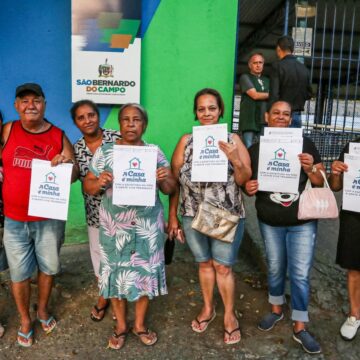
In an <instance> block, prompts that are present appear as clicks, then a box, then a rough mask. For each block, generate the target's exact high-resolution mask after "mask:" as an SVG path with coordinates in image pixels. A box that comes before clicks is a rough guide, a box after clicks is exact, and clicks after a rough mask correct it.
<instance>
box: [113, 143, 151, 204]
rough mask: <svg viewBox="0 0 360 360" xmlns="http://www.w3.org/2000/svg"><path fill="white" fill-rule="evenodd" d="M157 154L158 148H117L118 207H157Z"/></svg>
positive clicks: (115, 189) (115, 185)
mask: <svg viewBox="0 0 360 360" xmlns="http://www.w3.org/2000/svg"><path fill="white" fill-rule="evenodd" d="M157 153H158V148H157V147H156V146H127V145H114V163H113V174H114V183H113V204H114V205H134V206H154V205H155V196H156V167H157Z"/></svg>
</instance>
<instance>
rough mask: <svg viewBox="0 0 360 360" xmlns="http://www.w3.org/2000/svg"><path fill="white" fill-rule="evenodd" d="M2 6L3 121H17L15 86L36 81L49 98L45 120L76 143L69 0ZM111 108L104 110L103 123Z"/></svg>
mask: <svg viewBox="0 0 360 360" xmlns="http://www.w3.org/2000/svg"><path fill="white" fill-rule="evenodd" d="M89 1H91V0H89ZM0 4H1V11H0V109H1V111H2V113H3V115H4V118H5V121H10V120H14V119H16V118H17V114H16V112H15V109H14V107H13V103H14V97H15V87H16V86H17V85H19V84H22V83H25V82H37V83H39V84H40V85H41V86H42V87H43V90H44V92H45V95H46V100H47V110H46V117H47V118H48V119H49V120H50V121H51V122H53V123H54V124H55V125H57V126H59V127H61V128H62V129H64V130H65V131H66V133H67V135H68V137H69V138H70V140H71V141H72V142H74V141H75V140H76V139H77V138H79V136H80V132H79V131H78V130H77V129H76V128H75V126H74V125H73V124H72V120H71V118H70V115H69V109H70V107H71V105H72V103H71V0H51V1H49V0H30V1H26V0H21V1H14V0H1V3H0ZM110 109H111V106H101V109H100V110H101V119H102V121H103V122H104V121H105V120H106V117H107V115H108V113H109V112H110Z"/></svg>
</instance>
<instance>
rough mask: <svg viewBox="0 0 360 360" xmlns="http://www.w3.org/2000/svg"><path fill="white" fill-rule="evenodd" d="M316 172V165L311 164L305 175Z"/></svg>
mask: <svg viewBox="0 0 360 360" xmlns="http://www.w3.org/2000/svg"><path fill="white" fill-rule="evenodd" d="M316 172H317V167H316V166H315V165H313V166H312V167H311V170H310V171H308V172H307V173H306V174H307V175H309V174H316Z"/></svg>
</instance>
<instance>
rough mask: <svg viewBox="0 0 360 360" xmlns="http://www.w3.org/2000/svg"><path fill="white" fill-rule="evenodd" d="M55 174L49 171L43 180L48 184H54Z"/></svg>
mask: <svg viewBox="0 0 360 360" xmlns="http://www.w3.org/2000/svg"><path fill="white" fill-rule="evenodd" d="M55 179H56V175H55V174H54V173H53V172H49V173H47V174H46V175H45V182H46V183H50V184H56V182H55Z"/></svg>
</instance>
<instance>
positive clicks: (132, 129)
mask: <svg viewBox="0 0 360 360" xmlns="http://www.w3.org/2000/svg"><path fill="white" fill-rule="evenodd" d="M279 46H280V45H279ZM279 51H280V50H279ZM250 64H251V65H250ZM262 64H263V58H262V56H260V55H259V54H257V55H254V56H252V57H251V58H250V61H249V66H250V68H253V69H255V70H254V71H255V72H256V71H257V72H259V70H256V69H259V68H262V67H261V65H262ZM281 71H282V70H280V67H279V73H281ZM260 73H261V71H260ZM254 79H255V80H256V81H257V84H256V85H255V91H253V90H254V89H253V88H251V87H250V88H249V86H250V82H252V81H253V80H254ZM260 80H261V78H260ZM243 82H244V83H246V82H247V83H248V85H247V86H248V91H247V95H246V96H249V97H251V96H252V95H254V94H255V95H256V93H258V92H259V93H265V94H266V89H267V86H268V82H267V80H266V81H265V80H261V81H259V78H258V79H256V76H255V75H254V76H253V75H251V76H249V77H248V78H247V79H245V80H243ZM270 84H271V82H270ZM270 86H271V85H270ZM279 91H280V90H279ZM251 94H252V95H251ZM270 94H271V92H270ZM280 95H281V96H285V95H286V94H282V93H281V91H280ZM280 95H279V96H280ZM246 96H244V100H243V101H244V104H246V101H247V102H248V104H250V102H251V99H250V98H247V97H246ZM256 96H258V95H256ZM304 96H305V95H304ZM306 96H307V95H306ZM267 97H268V94H267V95H261V96H260V97H259V99H260V100H261V101H263V100H266V99H267ZM293 101H295V100H293ZM295 103H296V102H295ZM45 104H46V103H45V94H44V92H43V90H42V89H41V87H40V86H39V85H37V84H33V83H27V84H23V85H21V86H19V87H18V88H17V89H16V94H15V108H16V110H17V112H18V114H19V120H17V121H13V122H9V123H7V124H5V126H4V128H3V131H2V161H3V167H4V183H3V186H4V189H3V190H4V191H3V195H4V204H5V207H4V214H5V231H4V245H5V250H6V254H7V258H8V262H9V268H10V276H11V281H12V293H13V296H14V299H15V303H16V306H17V309H18V312H19V315H20V328H19V331H18V335H17V342H18V344H19V345H21V346H24V347H30V346H31V345H32V343H33V339H34V331H33V322H32V319H31V318H30V313H29V306H30V279H31V276H32V274H33V272H34V270H35V269H36V267H37V268H38V275H37V282H38V306H37V309H38V313H37V318H38V320H39V322H40V324H41V326H42V329H43V330H44V331H45V332H46V333H50V332H52V331H53V330H54V329H55V327H56V325H57V323H56V319H55V317H54V316H52V315H51V314H50V313H49V312H48V300H49V296H50V293H51V288H52V284H53V278H54V275H55V274H57V273H58V272H59V270H60V263H59V252H60V247H61V245H62V243H63V239H64V222H63V221H60V220H49V219H44V218H34V217H32V216H29V215H28V214H27V207H28V203H29V200H28V199H29V188H30V177H31V160H32V159H35V158H40V159H43V160H49V161H51V164H52V165H53V166H57V165H58V164H61V163H73V173H72V181H75V180H77V179H79V180H80V181H81V182H82V192H83V195H84V200H85V209H86V221H87V227H88V237H89V244H90V253H91V259H92V264H93V268H94V273H95V276H96V278H97V282H98V286H99V297H98V299H97V302H96V304H95V305H94V307H93V308H92V309H91V312H90V317H91V319H92V320H94V321H101V320H102V319H103V318H104V316H105V313H106V311H107V308H108V307H109V305H110V304H111V308H112V312H113V318H114V320H115V321H116V325H115V328H114V331H113V333H112V335H111V336H110V337H109V339H108V345H109V347H110V348H112V349H116V350H118V349H121V348H122V347H123V346H124V344H125V342H126V338H127V336H128V335H129V334H130V333H131V334H133V335H135V336H136V337H138V338H139V340H140V341H141V343H142V344H144V345H147V346H150V345H153V344H155V343H156V342H157V340H158V335H157V333H156V331H155V330H152V329H150V328H149V327H148V326H147V323H146V314H147V311H148V308H149V303H150V300H151V299H153V298H154V297H156V296H159V295H165V294H167V285H166V277H165V262H164V251H163V247H164V238H165V232H167V234H168V237H169V239H170V240H174V239H176V238H177V239H180V240H181V241H184V239H186V242H187V244H188V245H189V248H190V250H191V252H192V254H193V256H194V258H195V261H196V262H197V263H198V265H199V282H200V288H201V293H202V298H203V304H202V307H201V309H199V312H198V314H197V316H195V317H194V320H193V321H192V322H191V329H192V330H193V331H194V332H196V333H202V332H205V331H206V330H207V328H208V326H209V325H210V324H211V322H212V321H213V320H214V319H215V317H216V316H217V313H216V306H215V303H214V288H215V286H217V287H218V290H219V293H220V296H221V299H222V302H223V305H224V319H223V324H224V333H223V341H224V343H225V344H227V345H230V344H236V343H238V342H239V341H240V340H241V331H240V324H239V320H238V318H237V317H236V314H235V311H234V302H235V300H234V299H235V292H236V289H235V279H234V273H233V271H232V266H233V265H234V263H235V262H236V260H237V255H238V250H239V247H240V244H241V240H242V237H243V232H244V221H245V208H244V201H243V197H244V192H245V193H246V194H247V195H249V196H253V195H255V196H256V203H255V206H256V209H257V214H258V219H259V225H260V230H261V233H262V237H263V239H264V243H265V248H266V257H267V264H268V287H269V303H270V306H271V311H270V312H269V313H268V314H266V315H265V316H264V317H263V318H262V319H261V320H260V322H259V324H258V328H259V329H260V330H262V331H270V330H271V329H272V328H273V327H274V326H275V325H276V323H277V322H278V321H280V320H282V319H283V318H284V313H283V306H284V304H285V280H286V274H287V271H288V273H289V279H290V288H291V310H292V312H291V319H292V320H293V322H294V324H293V331H292V337H293V339H294V340H295V341H296V342H298V343H300V344H301V345H302V347H303V348H304V350H305V351H306V352H308V353H319V352H320V351H321V349H320V345H319V344H318V342H317V341H316V340H315V337H314V336H313V335H312V334H310V332H308V330H307V328H306V326H305V325H306V323H307V322H308V320H309V316H308V304H309V295H310V291H309V289H310V283H309V272H310V269H311V266H312V261H313V254H314V248H315V243H316V230H317V220H316V219H314V220H309V221H303V220H298V218H297V210H298V203H299V202H298V198H299V194H301V192H302V191H303V190H304V188H305V184H306V182H307V180H308V179H310V181H311V183H312V184H314V185H316V186H321V185H322V184H323V177H322V176H321V173H320V171H325V170H324V166H323V164H322V162H321V157H320V155H319V152H318V151H317V149H316V147H315V145H314V144H313V143H312V142H311V141H310V140H309V139H307V138H306V137H304V141H303V150H302V153H301V154H299V155H298V158H299V162H300V165H301V174H300V181H299V187H298V194H297V195H294V196H292V197H291V198H289V197H286V196H283V195H284V194H277V193H270V192H264V191H260V190H259V183H258V180H257V171H258V160H259V144H254V145H252V146H251V147H250V148H249V150H247V148H246V146H245V145H244V144H243V142H242V140H241V139H240V137H239V136H238V135H237V134H232V133H228V135H227V141H220V142H219V144H218V146H219V149H220V150H221V151H222V152H223V153H224V154H225V155H226V157H227V159H228V169H227V181H226V182H209V183H195V182H192V181H191V171H192V159H193V145H194V140H193V135H192V134H185V135H183V136H182V137H181V138H180V140H179V142H178V144H177V146H176V148H175V150H174V153H173V156H172V160H171V163H169V162H168V160H167V159H166V157H165V155H164V153H163V152H162V150H161V149H160V148H159V147H157V170H156V183H157V190H156V201H155V205H154V206H151V207H149V206H130V205H128V206H125V205H123V206H119V205H114V204H113V202H112V192H113V189H112V184H113V180H114V175H113V165H114V164H113V153H114V146H115V145H118V146H129V145H130V146H149V147H154V146H156V145H154V144H147V143H146V142H145V141H144V140H143V135H144V133H145V131H146V129H147V127H148V126H149V119H148V115H147V112H146V110H145V109H144V108H143V107H142V106H140V105H139V104H125V105H123V106H122V107H121V109H120V110H119V113H118V121H119V131H117V130H108V129H102V128H101V127H100V118H99V110H98V108H97V106H96V104H94V103H93V102H92V101H90V100H82V101H78V102H76V103H75V104H74V105H73V106H72V108H71V111H70V113H71V117H72V119H73V121H74V124H75V126H77V127H78V129H79V130H80V131H81V133H82V135H83V136H82V138H81V139H79V140H78V141H77V142H76V143H75V144H74V146H71V144H70V142H69V140H68V139H67V137H66V136H65V134H64V133H63V132H62V131H61V130H60V129H59V128H57V127H55V126H54V125H52V124H51V123H50V122H49V121H47V120H46V119H45V117H44V113H45V106H46V105H45ZM255 105H256V106H253V111H255V113H256V114H258V113H263V114H264V121H265V123H266V124H267V126H269V127H288V126H290V125H291V121H292V103H291V102H290V99H285V100H284V99H282V98H281V97H279V99H275V100H274V101H273V102H272V104H271V105H270V106H269V108H268V110H267V111H263V110H262V109H260V107H259V108H258V107H257V104H255ZM244 106H245V105H244ZM295 110H296V111H298V110H301V109H300V108H296V107H295ZM224 111H225V107H224V102H223V100H222V97H221V95H220V94H219V92H218V91H216V90H215V89H211V88H204V89H202V90H200V91H198V92H197V93H196V94H195V97H194V104H193V113H194V116H195V120H196V121H198V123H199V124H200V126H204V125H214V124H217V123H218V122H219V120H220V118H221V117H222V116H223V115H224ZM255 130H256V131H260V129H259V127H257V128H256V129H255ZM243 140H244V141H245V142H246V136H244V139H243ZM251 142H252V140H251ZM249 143H250V140H249ZM345 151H346V149H345ZM346 170H347V166H346V164H344V163H343V158H341V157H340V160H339V161H336V162H334V164H333V166H332V174H331V175H330V184H331V186H332V187H333V189H334V190H339V189H340V188H341V187H342V181H341V179H342V173H343V172H344V171H346ZM159 190H160V191H161V192H162V193H164V194H165V195H169V196H170V208H169V219H168V223H167V225H165V222H164V211H163V206H162V204H161V202H160V198H159V194H158V193H159ZM204 199H206V200H209V201H210V202H211V203H212V204H214V205H215V206H216V207H218V208H221V209H227V210H229V211H230V212H231V214H233V215H236V216H237V217H239V218H240V220H239V223H238V225H237V228H236V232H235V235H234V239H233V241H232V242H223V241H220V240H218V239H214V238H212V237H210V236H208V235H205V234H202V233H200V232H199V231H197V230H195V229H194V228H193V227H192V222H193V219H194V217H195V215H196V214H197V212H198V210H199V206H200V204H201V203H202V201H203V200H204ZM179 215H180V217H179ZM341 221H342V223H341V224H342V225H341V226H342V227H341V229H344V230H343V231H342V230H341V229H340V232H341V233H342V236H341V238H342V239H343V240H342V241H341V245H339V249H340V248H341V249H340V250H339V253H338V259H341V260H339V262H340V264H341V265H342V266H345V267H346V266H348V265H349V264H351V265H349V267H347V268H348V269H350V271H349V295H350V303H351V309H350V314H349V317H348V319H347V320H346V322H345V324H344V325H343V327H342V329H341V334H342V335H343V337H345V338H348V339H350V338H353V337H354V336H355V334H356V331H357V328H358V327H359V326H360V305H359V302H360V296H359V291H360V290H359V288H360V286H359V274H360V271H359V270H360V265H359V264H360V259H359V254H360V252H359V251H357V254H356V255H354V254H352V258H351V262H348V260H347V259H349V257H350V255H349V247H350V246H352V245H351V241H350V240H349V238H350V233H349V230H348V224H349V223H351V224H352V226H355V227H356V228H357V227H359V217H358V214H348V213H346V214H343V215H342V217H341ZM183 235H184V236H183ZM349 242H350V244H349ZM339 244H340V243H339ZM344 259H346V260H344ZM343 261H344V262H343ZM129 302H133V303H134V306H135V319H134V323H133V324H131V326H130V325H129V323H128V319H127V307H128V305H129V304H128V303H129Z"/></svg>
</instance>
